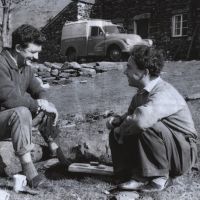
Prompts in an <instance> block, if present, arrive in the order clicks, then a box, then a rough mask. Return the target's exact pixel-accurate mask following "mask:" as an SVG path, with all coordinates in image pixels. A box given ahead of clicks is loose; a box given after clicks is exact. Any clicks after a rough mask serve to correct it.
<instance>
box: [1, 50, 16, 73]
mask: <svg viewBox="0 0 200 200" xmlns="http://www.w3.org/2000/svg"><path fill="white" fill-rule="evenodd" d="M10 51H11V50H10V49H8V48H6V49H3V50H2V52H1V55H2V56H3V57H4V58H5V60H6V61H7V63H8V64H9V66H10V67H11V68H13V69H15V70H19V68H18V66H17V63H16V62H15V60H14V58H13V57H12V55H11V53H10Z"/></svg>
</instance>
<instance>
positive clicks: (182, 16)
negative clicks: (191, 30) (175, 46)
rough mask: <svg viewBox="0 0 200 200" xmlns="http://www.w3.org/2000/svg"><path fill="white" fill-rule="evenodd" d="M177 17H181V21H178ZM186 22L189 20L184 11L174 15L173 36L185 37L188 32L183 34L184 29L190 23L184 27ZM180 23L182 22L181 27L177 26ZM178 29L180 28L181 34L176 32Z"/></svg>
mask: <svg viewBox="0 0 200 200" xmlns="http://www.w3.org/2000/svg"><path fill="white" fill-rule="evenodd" d="M177 17H180V21H179V22H178V21H176V18H177ZM184 22H188V20H187V19H184V13H182V14H176V15H173V16H172V37H184V36H187V34H183V29H186V28H188V24H187V26H185V27H183V23H184ZM178 23H180V27H179V28H176V26H177V24H178ZM177 29H180V33H179V34H177V33H176V30H177Z"/></svg>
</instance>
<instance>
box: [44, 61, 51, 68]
mask: <svg viewBox="0 0 200 200" xmlns="http://www.w3.org/2000/svg"><path fill="white" fill-rule="evenodd" d="M44 65H45V66H46V67H48V68H52V63H50V62H44Z"/></svg>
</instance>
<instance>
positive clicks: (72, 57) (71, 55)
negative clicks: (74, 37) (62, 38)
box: [66, 49, 77, 62]
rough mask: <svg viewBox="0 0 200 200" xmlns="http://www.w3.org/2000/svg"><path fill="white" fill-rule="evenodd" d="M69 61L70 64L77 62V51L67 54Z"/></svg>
mask: <svg viewBox="0 0 200 200" xmlns="http://www.w3.org/2000/svg"><path fill="white" fill-rule="evenodd" d="M66 56H67V61H68V62H74V61H77V55H76V50H75V49H69V50H68V51H67V53H66Z"/></svg>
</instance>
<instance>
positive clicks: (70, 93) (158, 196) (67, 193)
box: [0, 61, 200, 200]
mask: <svg viewBox="0 0 200 200" xmlns="http://www.w3.org/2000/svg"><path fill="white" fill-rule="evenodd" d="M116 65H117V63H116ZM124 65H125V63H124ZM162 77H163V78H164V79H165V80H167V81H169V82H171V83H172V84H173V85H174V86H175V87H176V88H177V89H178V90H179V91H180V92H181V94H182V95H183V96H188V95H190V94H194V93H199V89H200V62H199V61H190V62H167V63H166V66H165V68H164V70H163V73H162ZM81 80H87V83H85V84H82V83H80V81H81ZM134 93H135V89H134V88H130V87H128V83H127V80H126V77H125V76H124V75H123V73H122V71H118V70H113V71H110V72H107V73H103V74H99V75H97V76H96V77H95V78H83V77H81V78H76V79H74V81H73V83H72V84H69V85H66V86H53V87H51V88H50V90H49V99H50V100H51V101H52V102H54V103H55V104H56V107H57V108H58V110H59V113H60V124H62V121H63V120H69V118H70V117H69V116H72V117H73V118H74V117H76V118H82V117H83V118H85V117H88V116H90V115H92V116H93V117H94V116H96V115H97V117H96V119H95V120H92V121H91V120H82V122H81V120H80V123H79V125H78V128H77V127H72V128H69V129H68V130H66V132H67V133H68V134H66V132H62V135H61V138H62V140H63V141H65V140H67V139H69V138H70V137H72V136H73V137H74V135H73V134H76V132H77V131H81V132H85V133H86V132H97V131H99V132H101V131H105V132H106V131H107V130H106V128H105V119H102V118H98V114H101V113H104V112H105V111H106V110H113V111H115V112H118V113H123V112H125V111H126V109H127V107H128V105H129V102H130V100H131V97H132V96H133V95H134ZM188 104H189V106H190V109H191V111H192V115H193V118H194V121H195V124H196V128H197V130H198V132H199V131H200V118H199V115H200V100H194V101H189V102H188ZM77 114H78V115H77ZM76 120H79V119H76ZM44 163H45V161H44V162H41V163H39V164H38V169H39V171H40V172H41V173H42V175H43V176H44V179H45V185H43V187H42V188H41V189H40V193H39V195H36V196H33V195H29V194H15V193H14V192H13V191H12V184H13V183H12V179H8V178H1V179H0V180H1V183H0V188H3V189H6V190H7V191H8V192H9V193H10V194H11V197H10V199H11V200H18V199H22V200H29V199H32V200H39V199H41V200H43V199H49V200H60V199H66V200H68V199H69V200H104V199H105V200H106V199H107V198H108V196H107V195H105V194H104V193H103V191H104V190H106V189H109V188H110V187H111V186H112V185H113V180H112V178H110V177H100V176H88V175H87V176H86V175H84V176H83V175H78V174H70V173H68V172H67V170H66V169H64V168H63V167H61V166H54V167H52V168H50V169H44V167H43V164H44ZM199 170H200V164H199V162H198V163H197V166H196V168H195V169H193V170H192V172H189V173H187V174H186V175H184V176H182V177H179V178H177V179H176V180H174V185H173V186H171V187H169V188H168V189H166V190H165V191H163V192H160V193H152V194H139V195H140V197H139V198H138V199H141V200H154V199H155V200H169V199H170V200H199V199H200V172H199Z"/></svg>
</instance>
